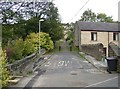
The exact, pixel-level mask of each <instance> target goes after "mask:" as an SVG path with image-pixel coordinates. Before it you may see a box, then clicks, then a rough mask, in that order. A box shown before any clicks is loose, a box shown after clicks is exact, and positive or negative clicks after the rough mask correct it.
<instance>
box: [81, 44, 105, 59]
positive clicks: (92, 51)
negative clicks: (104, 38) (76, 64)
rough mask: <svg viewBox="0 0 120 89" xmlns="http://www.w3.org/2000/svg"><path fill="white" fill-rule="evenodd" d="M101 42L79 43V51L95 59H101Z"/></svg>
mask: <svg viewBox="0 0 120 89" xmlns="http://www.w3.org/2000/svg"><path fill="white" fill-rule="evenodd" d="M103 48H104V46H103V44H102V43H98V44H83V45H81V51H82V52H84V53H86V54H89V55H91V56H93V57H94V58H96V59H97V60H99V61H100V60H101V59H102V58H103V54H104V52H103Z"/></svg>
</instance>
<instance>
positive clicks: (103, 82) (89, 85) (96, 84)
mask: <svg viewBox="0 0 120 89" xmlns="http://www.w3.org/2000/svg"><path fill="white" fill-rule="evenodd" d="M116 78H118V77H114V78H111V79H108V80H105V81H101V82H98V83H94V84H91V85H88V86H85V87H92V86H95V85H98V84H101V83H105V82H108V81H111V80H113V79H116Z"/></svg>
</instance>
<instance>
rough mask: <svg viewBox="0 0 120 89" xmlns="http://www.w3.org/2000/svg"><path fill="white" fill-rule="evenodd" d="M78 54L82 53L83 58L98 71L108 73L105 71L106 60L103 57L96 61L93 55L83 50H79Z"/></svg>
mask: <svg viewBox="0 0 120 89" xmlns="http://www.w3.org/2000/svg"><path fill="white" fill-rule="evenodd" d="M79 54H80V55H82V56H83V57H84V59H86V60H87V61H88V62H89V63H91V64H92V65H93V66H94V67H96V68H97V69H98V70H99V71H101V72H103V73H109V72H108V71H107V66H108V65H107V60H106V59H105V60H104V61H103V60H101V61H97V60H96V59H95V58H94V57H92V56H90V55H87V54H85V53H83V52H79ZM110 73H114V74H115V73H117V72H116V71H112V72H110Z"/></svg>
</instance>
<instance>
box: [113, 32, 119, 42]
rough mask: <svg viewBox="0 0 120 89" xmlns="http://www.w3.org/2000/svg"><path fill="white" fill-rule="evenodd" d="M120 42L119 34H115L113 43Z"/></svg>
mask: <svg viewBox="0 0 120 89" xmlns="http://www.w3.org/2000/svg"><path fill="white" fill-rule="evenodd" d="M118 40H119V34H118V33H113V41H118Z"/></svg>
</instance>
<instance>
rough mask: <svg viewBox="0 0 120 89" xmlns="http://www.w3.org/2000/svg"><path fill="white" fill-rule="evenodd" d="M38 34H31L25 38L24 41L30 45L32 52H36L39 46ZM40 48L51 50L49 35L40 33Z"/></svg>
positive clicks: (51, 42) (51, 43)
mask: <svg viewBox="0 0 120 89" xmlns="http://www.w3.org/2000/svg"><path fill="white" fill-rule="evenodd" d="M38 36H39V34H36V33H31V34H29V35H28V36H27V38H26V40H27V41H29V42H31V43H32V46H33V48H34V50H33V51H37V50H38V48H39V47H38V46H39V39H38V38H39V37H38ZM40 46H41V48H45V49H46V50H47V51H49V50H52V49H53V47H54V46H53V41H52V40H51V38H50V36H49V34H47V33H44V32H41V33H40Z"/></svg>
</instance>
